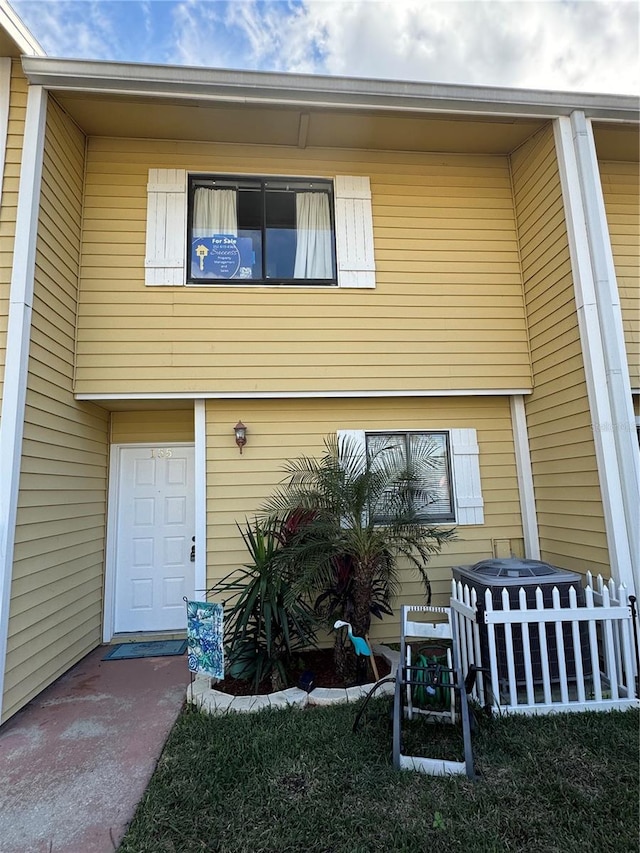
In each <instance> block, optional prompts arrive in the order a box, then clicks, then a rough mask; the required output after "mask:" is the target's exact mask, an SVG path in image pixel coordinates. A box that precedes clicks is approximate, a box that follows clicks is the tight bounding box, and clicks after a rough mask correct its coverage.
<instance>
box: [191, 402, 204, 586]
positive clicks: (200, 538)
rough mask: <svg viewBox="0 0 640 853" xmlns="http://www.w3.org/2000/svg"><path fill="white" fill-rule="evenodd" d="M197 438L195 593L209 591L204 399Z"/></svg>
mask: <svg viewBox="0 0 640 853" xmlns="http://www.w3.org/2000/svg"><path fill="white" fill-rule="evenodd" d="M194 438H195V460H194V464H195V478H196V482H195V489H196V494H195V528H196V530H195V535H196V576H195V593H196V598H197V597H198V594H199V593H203V595H202V600H203V601H204V599H205V597H206V591H207V415H206V406H205V401H204V400H196V401H195V404H194Z"/></svg>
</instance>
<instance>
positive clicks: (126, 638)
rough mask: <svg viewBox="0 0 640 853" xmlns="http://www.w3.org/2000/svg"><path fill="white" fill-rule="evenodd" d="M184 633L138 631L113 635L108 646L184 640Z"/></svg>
mask: <svg viewBox="0 0 640 853" xmlns="http://www.w3.org/2000/svg"><path fill="white" fill-rule="evenodd" d="M186 639H187V632H186V631H138V632H131V633H126V634H114V635H113V637H111V640H110V641H109V645H110V646H117V645H118V644H119V643H152V642H154V640H186Z"/></svg>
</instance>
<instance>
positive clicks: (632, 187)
mask: <svg viewBox="0 0 640 853" xmlns="http://www.w3.org/2000/svg"><path fill="white" fill-rule="evenodd" d="M599 167H600V177H601V181H602V192H603V195H604V203H605V209H606V212H607V222H608V224H609V233H610V235H611V247H612V249H613V260H614V264H615V268H616V278H617V280H618V292H619V294H620V306H621V308H622V323H623V326H624V337H625V344H626V347H627V358H628V361H629V373H630V378H631V387H632V388H640V172H639V166H638V163H637V162H636V163H620V162H612V161H607V162H601V163H600V164H599Z"/></svg>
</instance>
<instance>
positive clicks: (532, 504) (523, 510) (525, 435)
mask: <svg viewBox="0 0 640 853" xmlns="http://www.w3.org/2000/svg"><path fill="white" fill-rule="evenodd" d="M510 403H511V425H512V429H513V445H514V449H515V455H516V472H517V476H518V493H519V496H520V514H521V516H522V534H523V537H524V555H525V557H526V558H527V559H529V560H539V559H540V537H539V535H538V516H537V512H536V496H535V491H534V486H533V471H532V468H531V450H530V447H529V432H528V429H527V416H526V413H525V406H524V397H523V396H522V395H521V394H519V395H514V396H513V397H511V401H510Z"/></svg>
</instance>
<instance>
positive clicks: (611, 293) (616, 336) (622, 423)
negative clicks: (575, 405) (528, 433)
mask: <svg viewBox="0 0 640 853" xmlns="http://www.w3.org/2000/svg"><path fill="white" fill-rule="evenodd" d="M571 128H572V131H573V145H574V150H575V154H576V161H577V165H578V178H579V181H580V189H581V192H582V204H583V209H584V214H585V225H586V229H587V235H588V238H589V250H590V254H591V267H592V270H593V282H594V292H595V298H596V306H597V309H598V319H599V323H600V335H601V338H602V348H603V355H604V361H605V370H606V375H607V385H606V388H607V392H608V395H609V405H610V408H611V422H610V423H609V424H606V425H605V424H601V425H598V426H599V428H600V429H606V428H610V429H611V430H612V432H613V442H614V445H615V449H616V454H617V457H618V469H619V471H620V485H621V488H622V497H623V503H624V511H625V516H626V520H627V533H628V535H629V540H630V554H631V563H632V570H633V573H634V577H635V582H636V589H638V588H640V458H639V456H638V443H637V440H636V436H635V430H634V429H633V425H634V414H633V401H632V398H631V379H630V376H629V365H628V362H627V351H626V345H625V339H624V328H623V323H622V309H621V307H620V295H619V292H618V282H617V278H616V270H615V265H614V260H613V250H612V248H611V238H610V236H609V225H608V223H607V216H606V212H605V206H604V197H603V194H602V179H601V177H600V170H599V167H598V157H597V153H596V146H595V139H594V136H593V127H592V124H591V122H590V121H588V120H587V119H586V118H585V115H584V113H583V112H580V111H577V112H574V113H572V114H571Z"/></svg>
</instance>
